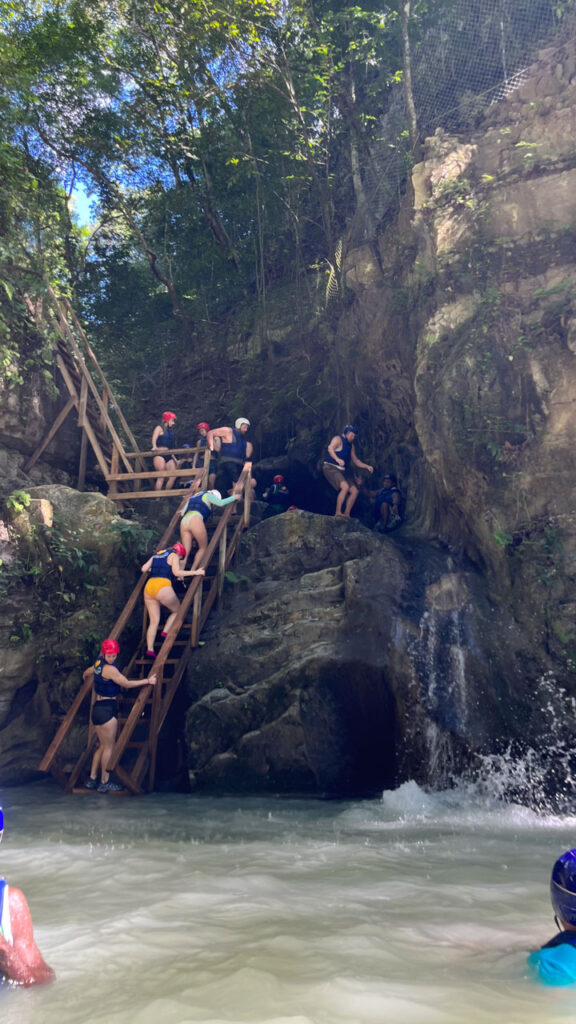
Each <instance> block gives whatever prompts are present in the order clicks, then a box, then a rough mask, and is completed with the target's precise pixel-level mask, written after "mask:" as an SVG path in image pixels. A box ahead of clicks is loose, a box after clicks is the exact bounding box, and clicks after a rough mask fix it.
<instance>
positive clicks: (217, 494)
mask: <svg viewBox="0 0 576 1024" xmlns="http://www.w3.org/2000/svg"><path fill="white" fill-rule="evenodd" d="M208 494H211V495H212V497H213V498H219V499H220V501H221V500H222V495H221V494H220V491H208Z"/></svg>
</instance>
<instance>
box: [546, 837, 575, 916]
mask: <svg viewBox="0 0 576 1024" xmlns="http://www.w3.org/2000/svg"><path fill="white" fill-rule="evenodd" d="M550 899H551V900H552V906H553V907H554V913H555V914H556V917H559V918H560V919H561V920H562V921H566V923H567V924H571V925H575V926H576V850H567V851H566V853H563V854H562V856H561V857H558V860H557V861H556V863H555V865H554V867H553V868H552V877H551V879H550Z"/></svg>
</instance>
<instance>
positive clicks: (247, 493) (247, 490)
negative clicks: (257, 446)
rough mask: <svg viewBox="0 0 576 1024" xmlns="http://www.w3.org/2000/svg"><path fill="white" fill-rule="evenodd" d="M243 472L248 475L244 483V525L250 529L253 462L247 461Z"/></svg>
mask: <svg viewBox="0 0 576 1024" xmlns="http://www.w3.org/2000/svg"><path fill="white" fill-rule="evenodd" d="M242 472H243V473H246V474H247V475H248V481H247V482H245V483H244V526H245V527H246V529H248V527H249V526H250V505H251V504H252V486H251V480H252V463H251V462H245V463H244V467H243V470H242Z"/></svg>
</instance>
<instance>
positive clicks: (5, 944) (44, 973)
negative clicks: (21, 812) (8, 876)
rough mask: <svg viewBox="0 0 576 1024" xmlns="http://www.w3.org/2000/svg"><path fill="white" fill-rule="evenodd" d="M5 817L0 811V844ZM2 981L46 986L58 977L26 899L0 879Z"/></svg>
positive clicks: (21, 893) (0, 958) (0, 810)
mask: <svg viewBox="0 0 576 1024" xmlns="http://www.w3.org/2000/svg"><path fill="white" fill-rule="evenodd" d="M3 831H4V814H3V812H2V808H1V807H0V841H1V840H2V833H3ZM0 977H2V978H3V979H4V980H5V981H8V982H12V983H13V984H15V985H24V986H27V987H28V986H30V985H46V984H47V983H48V982H50V981H54V979H55V977H56V975H55V973H54V971H53V970H52V968H51V967H49V966H48V964H47V963H46V961H45V960H44V958H43V956H42V954H41V952H40V950H39V949H38V946H37V945H36V943H35V941H34V928H33V927H32V915H31V913H30V908H29V906H28V903H27V901H26V897H25V895H24V893H23V892H21V891H20V889H13V888H12V886H9V885H8V883H7V882H6V880H5V879H4V878H0Z"/></svg>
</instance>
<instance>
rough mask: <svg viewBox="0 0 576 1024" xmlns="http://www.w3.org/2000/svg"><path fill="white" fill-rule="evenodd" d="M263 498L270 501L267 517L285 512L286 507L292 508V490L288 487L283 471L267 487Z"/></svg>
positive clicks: (266, 512)
mask: <svg viewBox="0 0 576 1024" xmlns="http://www.w3.org/2000/svg"><path fill="white" fill-rule="evenodd" d="M262 500H263V501H266V502H267V503H268V507H267V509H266V511H265V513H264V517H265V518H266V519H269V518H270V516H277V515H280V513H281V512H285V511H286V509H288V508H290V506H291V504H292V502H291V498H290V491H289V490H288V488H287V487H286V484H285V482H284V477H283V476H282V474H281V473H277V474H276V476H275V477H274V479H273V480H272V483H271V484H270V486H269V487H267V488H266V490H265V491H264V493H263V495H262Z"/></svg>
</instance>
